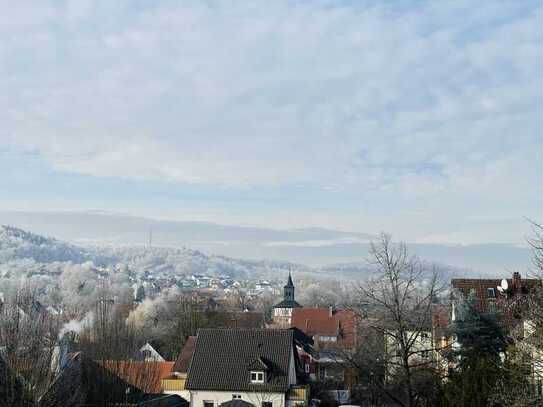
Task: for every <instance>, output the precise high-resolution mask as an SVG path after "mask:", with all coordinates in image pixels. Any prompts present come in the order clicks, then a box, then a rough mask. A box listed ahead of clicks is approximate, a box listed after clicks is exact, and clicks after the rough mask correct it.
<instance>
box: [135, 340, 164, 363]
mask: <svg viewBox="0 0 543 407" xmlns="http://www.w3.org/2000/svg"><path fill="white" fill-rule="evenodd" d="M157 347H158V346H157V344H153V343H152V342H146V343H145V345H143V346H142V347H141V348H140V349H139V353H140V355H139V356H141V359H143V360H144V361H146V362H151V361H153V362H165V361H166V359H164V357H163V356H162V355H161V354H160V353H159V352H158V351H157V350H156V348H157Z"/></svg>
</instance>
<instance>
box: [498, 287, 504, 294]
mask: <svg viewBox="0 0 543 407" xmlns="http://www.w3.org/2000/svg"><path fill="white" fill-rule="evenodd" d="M498 291H499V292H500V293H502V294H503V293H504V291H503V288H502V287H501V286H500V285H499V286H498Z"/></svg>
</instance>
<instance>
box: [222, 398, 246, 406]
mask: <svg viewBox="0 0 543 407" xmlns="http://www.w3.org/2000/svg"><path fill="white" fill-rule="evenodd" d="M219 407H255V405H254V404H251V403H249V402H248V401H245V400H241V399H232V400H228V401H225V402H224V403H221V404H220V405H219Z"/></svg>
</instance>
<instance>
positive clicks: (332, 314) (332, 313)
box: [328, 305, 334, 318]
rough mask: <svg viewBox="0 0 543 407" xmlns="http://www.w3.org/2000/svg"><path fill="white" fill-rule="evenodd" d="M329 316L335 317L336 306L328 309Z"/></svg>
mask: <svg viewBox="0 0 543 407" xmlns="http://www.w3.org/2000/svg"><path fill="white" fill-rule="evenodd" d="M328 316H329V317H330V318H331V317H333V316H334V306H333V305H330V307H328Z"/></svg>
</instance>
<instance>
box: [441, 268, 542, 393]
mask: <svg viewBox="0 0 543 407" xmlns="http://www.w3.org/2000/svg"><path fill="white" fill-rule="evenodd" d="M451 285H452V288H453V295H452V298H451V300H452V301H451V303H452V312H451V320H452V321H455V320H456V319H457V318H459V315H458V311H457V301H458V300H459V298H457V297H455V296H454V294H456V295H457V296H458V295H460V298H461V299H467V298H471V299H472V300H473V301H475V305H476V307H477V308H478V309H479V310H480V311H481V312H488V311H494V312H496V315H497V316H498V321H499V322H500V324H501V326H502V327H503V328H504V329H505V330H506V332H507V334H509V335H511V336H512V337H514V338H515V339H516V341H517V343H518V345H519V347H520V348H521V349H522V350H523V351H524V352H523V353H524V356H525V357H527V360H523V363H524V364H525V368H526V372H527V375H528V378H529V379H530V380H531V381H532V383H533V385H534V386H535V387H536V388H537V389H538V391H539V392H540V394H541V393H543V354H542V353H541V351H540V350H539V349H538V348H537V347H534V346H532V339H533V337H534V335H538V334H539V333H538V332H537V330H535V329H534V327H533V324H532V322H531V321H529V320H526V319H524V318H523V315H522V310H523V307H524V305H525V302H526V300H527V298H528V296H529V295H530V294H532V293H534V292H535V291H536V290H538V289H540V288H541V287H542V282H541V280H540V279H533V278H522V276H521V275H520V273H518V272H514V273H513V275H512V278H508V279H453V280H452V281H451Z"/></svg>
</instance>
